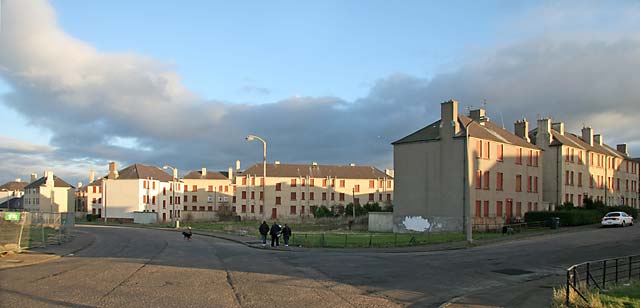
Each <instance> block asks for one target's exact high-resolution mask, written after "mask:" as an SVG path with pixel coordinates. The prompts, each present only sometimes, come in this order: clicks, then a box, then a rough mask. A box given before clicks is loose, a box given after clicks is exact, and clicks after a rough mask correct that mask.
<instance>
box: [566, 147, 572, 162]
mask: <svg viewBox="0 0 640 308" xmlns="http://www.w3.org/2000/svg"><path fill="white" fill-rule="evenodd" d="M564 155H565V158H564V160H565V161H570V160H571V159H570V156H571V152H570V150H569V148H567V150H566V151H565V153H564Z"/></svg>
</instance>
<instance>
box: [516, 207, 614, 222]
mask: <svg viewBox="0 0 640 308" xmlns="http://www.w3.org/2000/svg"><path fill="white" fill-rule="evenodd" d="M602 216H604V214H602V213H600V211H598V210H579V209H574V210H562V211H556V212H527V213H525V214H524V221H525V222H534V221H548V220H550V219H551V217H559V218H560V225H562V226H580V225H590V224H595V223H599V222H600V220H601V219H602Z"/></svg>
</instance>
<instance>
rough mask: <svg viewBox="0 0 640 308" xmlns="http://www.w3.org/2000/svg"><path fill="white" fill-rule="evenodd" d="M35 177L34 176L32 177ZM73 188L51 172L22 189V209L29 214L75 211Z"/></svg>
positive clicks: (46, 172)
mask: <svg viewBox="0 0 640 308" xmlns="http://www.w3.org/2000/svg"><path fill="white" fill-rule="evenodd" d="M34 177H35V176H34ZM75 196H76V194H75V188H74V187H73V186H71V185H70V184H69V183H67V182H65V181H64V180H62V179H61V178H59V177H57V176H55V175H54V174H53V172H51V171H45V174H44V176H43V177H41V178H39V179H35V180H33V181H32V182H31V183H29V184H28V185H27V186H25V188H24V196H23V207H24V209H25V210H26V211H30V212H46V213H65V212H73V211H74V210H75V203H76V202H75Z"/></svg>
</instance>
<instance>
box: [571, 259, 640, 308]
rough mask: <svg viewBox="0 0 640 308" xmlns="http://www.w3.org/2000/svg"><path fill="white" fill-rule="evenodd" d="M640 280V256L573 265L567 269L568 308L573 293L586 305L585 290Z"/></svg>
mask: <svg viewBox="0 0 640 308" xmlns="http://www.w3.org/2000/svg"><path fill="white" fill-rule="evenodd" d="M634 279H640V255H633V256H626V257H619V258H612V259H605V260H598V261H589V262H584V263H580V264H576V265H573V266H571V267H569V268H568V269H567V281H566V286H565V287H566V290H565V292H566V294H565V296H566V298H565V302H566V305H567V307H569V305H570V304H571V292H574V293H575V294H577V295H578V297H579V298H581V299H582V300H583V301H585V303H587V304H589V301H588V300H587V298H586V297H585V296H584V294H583V292H584V290H588V289H593V288H597V289H600V290H605V289H606V287H607V285H612V284H613V285H615V284H617V283H620V282H630V281H631V280H634Z"/></svg>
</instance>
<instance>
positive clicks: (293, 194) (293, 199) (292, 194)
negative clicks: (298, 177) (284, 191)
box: [291, 192, 296, 201]
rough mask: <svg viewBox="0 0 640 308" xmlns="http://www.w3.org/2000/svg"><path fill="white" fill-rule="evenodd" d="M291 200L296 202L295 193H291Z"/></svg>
mask: <svg viewBox="0 0 640 308" xmlns="http://www.w3.org/2000/svg"><path fill="white" fill-rule="evenodd" d="M291 200H292V201H295V200H296V193H295V192H292V193H291Z"/></svg>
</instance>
